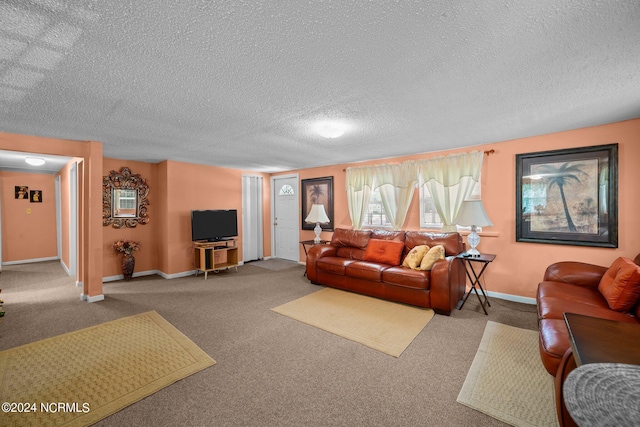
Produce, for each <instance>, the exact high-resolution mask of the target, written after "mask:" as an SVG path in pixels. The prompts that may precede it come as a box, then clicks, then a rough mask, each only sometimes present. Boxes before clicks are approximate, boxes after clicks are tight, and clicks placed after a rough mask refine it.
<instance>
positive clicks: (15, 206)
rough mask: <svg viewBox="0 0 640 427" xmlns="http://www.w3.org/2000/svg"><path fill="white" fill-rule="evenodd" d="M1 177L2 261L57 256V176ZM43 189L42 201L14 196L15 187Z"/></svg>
mask: <svg viewBox="0 0 640 427" xmlns="http://www.w3.org/2000/svg"><path fill="white" fill-rule="evenodd" d="M0 177H2V261H3V262H10V261H25V260H33V259H38V258H56V257H57V256H58V249H57V244H56V242H57V236H56V195H55V176H54V175H51V174H34V173H23V172H0ZM22 185H23V186H27V187H29V191H32V190H40V194H41V195H42V199H41V200H42V202H41V203H31V202H30V201H29V198H28V196H27V198H26V199H16V198H15V186H22Z"/></svg>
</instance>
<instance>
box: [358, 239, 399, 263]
mask: <svg viewBox="0 0 640 427" xmlns="http://www.w3.org/2000/svg"><path fill="white" fill-rule="evenodd" d="M403 250H404V242H400V241H397V240H380V239H369V244H368V245H367V250H366V251H365V252H364V260H365V261H371V262H379V263H382V264H390V265H400V257H401V256H402V251H403Z"/></svg>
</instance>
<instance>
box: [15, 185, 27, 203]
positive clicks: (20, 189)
mask: <svg viewBox="0 0 640 427" xmlns="http://www.w3.org/2000/svg"><path fill="white" fill-rule="evenodd" d="M15 187H16V199H24V200H27V199H28V198H29V187H27V186H26V185H16V186H15Z"/></svg>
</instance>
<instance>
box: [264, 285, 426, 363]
mask: <svg viewBox="0 0 640 427" xmlns="http://www.w3.org/2000/svg"><path fill="white" fill-rule="evenodd" d="M271 310H272V311H275V312H276V313H280V314H282V315H285V316H287V317H291V318H292V319H295V320H298V321H300V322H303V323H306V324H308V325H311V326H315V327H316V328H320V329H323V330H325V331H328V332H331V333H333V334H336V335H338V336H341V337H343V338H347V339H349V340H351V341H355V342H357V343H360V344H364V345H366V346H367V347H371V348H373V349H375V350H378V351H381V352H383V353H386V354H389V355H391V356H395V357H399V356H400V355H401V354H402V352H403V351H404V350H405V349H406V348H407V347H408V346H409V344H411V342H412V341H413V340H414V338H415V337H416V336H417V335H418V334H419V333H420V331H422V329H423V328H424V327H425V326H426V325H427V323H429V320H431V319H432V318H433V315H434V312H433V310H431V309H423V308H418V307H411V306H408V305H402V304H396V303H393V302H389V301H384V300H381V299H377V298H371V297H367V296H364V295H358V294H354V293H352V292H345V291H340V290H337V289H332V288H325V289H322V290H320V291H318V292H314V293H312V294H310V295H307V296H304V297H302V298H298V299H297V300H294V301H291V302H288V303H286V304H283V305H281V306H278V307H275V308H272V309H271Z"/></svg>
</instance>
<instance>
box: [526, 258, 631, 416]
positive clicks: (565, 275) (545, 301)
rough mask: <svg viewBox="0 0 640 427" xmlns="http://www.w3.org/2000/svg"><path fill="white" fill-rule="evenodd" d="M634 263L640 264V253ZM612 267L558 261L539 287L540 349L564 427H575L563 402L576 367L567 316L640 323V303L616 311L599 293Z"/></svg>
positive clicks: (550, 268)
mask: <svg viewBox="0 0 640 427" xmlns="http://www.w3.org/2000/svg"><path fill="white" fill-rule="evenodd" d="M633 262H634V263H635V264H637V265H640V254H638V256H636V258H635V259H634V260H633ZM608 269H609V267H602V266H598V265H593V264H586V263H581V262H570V261H568V262H558V263H555V264H552V265H550V266H549V267H548V268H547V270H546V271H545V274H544V278H543V281H542V282H541V283H540V284H538V293H537V297H536V300H537V304H538V319H539V329H540V334H539V347H540V357H541V359H542V363H543V365H544V367H545V368H546V369H547V371H548V372H549V373H550V374H551V375H554V376H555V384H554V386H555V401H556V412H557V416H558V422H559V424H560V426H562V427H568V426H575V425H576V424H575V422H574V421H573V419H572V418H571V416H570V414H569V413H568V411H567V409H566V407H565V405H564V399H563V390H562V386H563V384H564V380H565V379H566V378H567V375H568V374H569V373H570V372H571V371H572V370H573V369H575V368H576V363H575V360H574V358H573V354H572V351H571V344H570V342H569V331H568V330H567V327H566V325H565V322H564V317H563V314H564V313H577V314H583V315H585V316H592V317H600V318H604V319H611V320H616V321H620V322H629V323H638V324H640V300H639V301H638V302H637V303H636V304H635V306H633V307H632V308H631V309H630V310H628V311H623V312H621V311H615V310H612V309H611V308H610V307H609V303H608V302H607V299H606V298H605V297H604V296H603V295H602V293H601V292H600V291H599V290H598V285H599V284H600V281H601V280H602V277H603V276H604V275H605V273H606V272H607V270H608Z"/></svg>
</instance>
